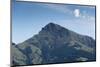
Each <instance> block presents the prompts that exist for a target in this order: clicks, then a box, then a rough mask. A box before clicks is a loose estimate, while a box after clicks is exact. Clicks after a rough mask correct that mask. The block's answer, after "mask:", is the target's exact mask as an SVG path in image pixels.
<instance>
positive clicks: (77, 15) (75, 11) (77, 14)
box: [74, 9, 80, 17]
mask: <svg viewBox="0 0 100 67" xmlns="http://www.w3.org/2000/svg"><path fill="white" fill-rule="evenodd" d="M74 16H75V17H80V10H79V9H75V10H74Z"/></svg>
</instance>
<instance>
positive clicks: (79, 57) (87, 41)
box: [11, 23, 96, 65]
mask: <svg viewBox="0 0 100 67" xmlns="http://www.w3.org/2000/svg"><path fill="white" fill-rule="evenodd" d="M11 51H12V52H11V55H12V65H37V64H52V63H53V64H54V63H71V62H82V61H95V60H96V41H95V40H94V39H93V38H92V37H89V36H85V35H81V34H78V33H76V32H73V31H71V30H69V29H66V28H64V27H62V26H60V25H58V24H55V23H49V24H47V25H46V26H45V27H43V28H42V29H41V31H40V32H39V33H38V34H37V35H34V36H33V37H31V38H30V39H27V40H26V41H24V42H22V43H19V44H15V43H13V44H12V48H11Z"/></svg>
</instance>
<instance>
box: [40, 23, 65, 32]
mask: <svg viewBox="0 0 100 67" xmlns="http://www.w3.org/2000/svg"><path fill="white" fill-rule="evenodd" d="M62 28H63V27H62V26H60V25H58V24H55V23H53V22H50V23H48V24H47V25H46V26H45V27H44V28H42V30H47V31H55V30H60V29H62Z"/></svg>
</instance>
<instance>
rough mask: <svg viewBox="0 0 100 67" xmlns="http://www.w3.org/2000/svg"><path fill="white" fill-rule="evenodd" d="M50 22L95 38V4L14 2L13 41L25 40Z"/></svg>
mask: <svg viewBox="0 0 100 67" xmlns="http://www.w3.org/2000/svg"><path fill="white" fill-rule="evenodd" d="M50 22H54V23H56V24H58V25H61V26H63V27H65V28H67V29H69V30H72V31H74V32H76V33H79V34H82V35H87V36H90V37H92V38H93V39H95V7H94V6H80V5H71V4H66V5H65V4H52V3H51V4H48V3H34V2H33V3H29V2H16V3H15V2H13V4H12V41H13V42H14V43H20V42H23V41H25V40H27V39H28V38H30V37H32V36H34V35H35V34H38V32H39V31H40V30H41V29H42V27H44V26H45V25H47V24H48V23H50Z"/></svg>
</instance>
